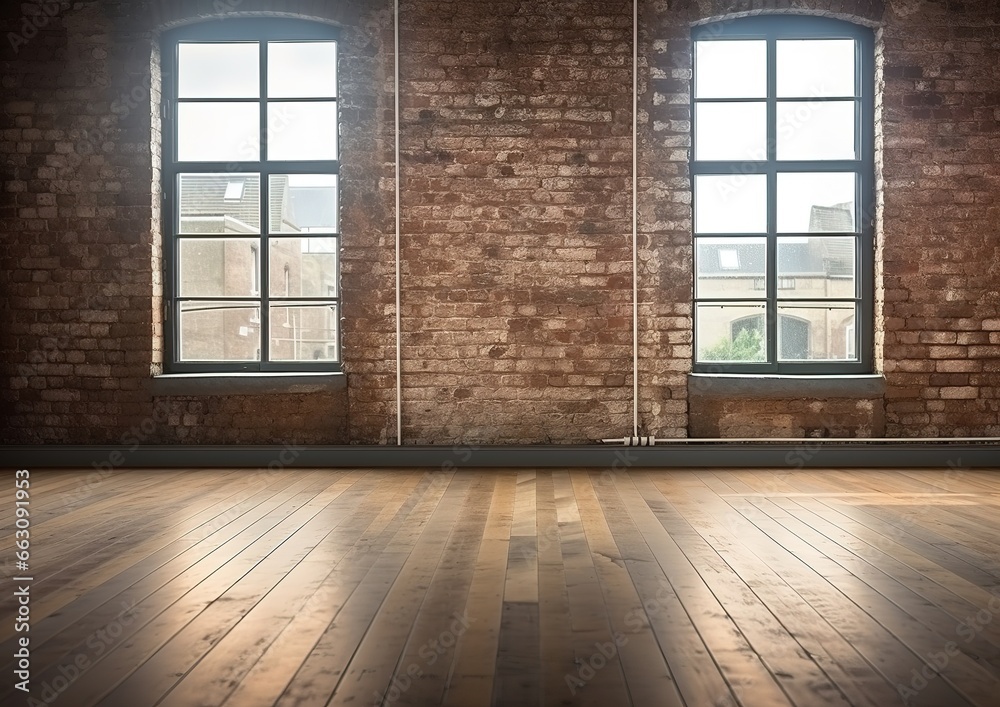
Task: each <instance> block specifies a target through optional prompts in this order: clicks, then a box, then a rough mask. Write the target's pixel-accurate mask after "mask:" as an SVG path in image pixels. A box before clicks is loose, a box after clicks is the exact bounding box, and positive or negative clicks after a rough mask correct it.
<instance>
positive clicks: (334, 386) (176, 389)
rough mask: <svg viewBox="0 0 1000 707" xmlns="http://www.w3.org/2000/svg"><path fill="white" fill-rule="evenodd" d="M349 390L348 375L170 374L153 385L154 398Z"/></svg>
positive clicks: (155, 377)
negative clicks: (162, 396)
mask: <svg viewBox="0 0 1000 707" xmlns="http://www.w3.org/2000/svg"><path fill="white" fill-rule="evenodd" d="M346 387H347V375H346V374H344V373H249V374H248V373H231V374H226V373H168V374H163V375H159V376H154V377H153V378H152V379H151V380H150V384H149V389H150V391H151V392H152V394H153V395H294V394H297V393H322V392H328V391H331V390H342V389H343V388H346Z"/></svg>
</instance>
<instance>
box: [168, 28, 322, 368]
mask: <svg viewBox="0 0 1000 707" xmlns="http://www.w3.org/2000/svg"><path fill="white" fill-rule="evenodd" d="M162 64H163V90H164V110H163V121H164V122H163V180H164V185H163V192H164V200H165V208H164V229H165V235H166V237H165V238H164V243H165V245H164V248H165V256H166V257H165V262H166V266H167V277H166V281H165V289H166V297H165V301H166V327H165V329H166V332H167V350H168V352H169V354H168V361H167V370H169V371H173V372H199V371H205V372H212V371H219V372H231V371H235V372H243V371H245V372H253V371H283V370H285V371H309V370H323V371H336V370H339V369H340V353H339V352H340V336H339V334H340V332H339V326H340V324H339V322H340V316H339V308H340V290H339V281H340V278H339V270H340V263H339V236H340V220H339V210H340V209H339V188H340V185H339V174H340V153H339V144H338V134H339V127H338V114H339V112H338V94H337V30H336V28H333V27H330V26H327V25H323V24H318V23H309V22H299V21H293V20H277V19H267V20H258V19H227V20H225V21H214V22H207V23H203V24H199V25H195V26H192V27H185V28H181V29H179V30H175V31H172V32H170V33H168V34H167V35H165V37H164V41H163V45H162Z"/></svg>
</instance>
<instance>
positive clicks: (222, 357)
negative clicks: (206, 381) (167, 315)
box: [180, 301, 260, 361]
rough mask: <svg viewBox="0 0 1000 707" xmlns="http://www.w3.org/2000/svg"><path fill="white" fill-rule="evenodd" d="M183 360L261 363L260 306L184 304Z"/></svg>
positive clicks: (182, 319) (244, 304)
mask: <svg viewBox="0 0 1000 707" xmlns="http://www.w3.org/2000/svg"><path fill="white" fill-rule="evenodd" d="M180 320H181V321H180V358H181V360H182V361H259V360H260V307H259V305H255V304H252V303H235V302H207V301H205V302H181V304H180Z"/></svg>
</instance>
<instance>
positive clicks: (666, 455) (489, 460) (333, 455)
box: [0, 439, 1000, 470]
mask: <svg viewBox="0 0 1000 707" xmlns="http://www.w3.org/2000/svg"><path fill="white" fill-rule="evenodd" d="M0 451H2V454H3V457H4V461H3V466H5V467H8V468H9V467H12V466H17V467H18V468H27V469H40V468H80V469H99V470H112V469H117V468H123V469H125V468H177V467H222V468H233V467H248V468H267V467H271V468H283V467H301V468H317V467H333V468H344V467H370V468H392V467H421V468H425V467H426V468H439V469H453V468H498V467H517V468H525V467H527V468H531V467H537V468H554V467H587V468H592V469H605V470H624V469H627V468H632V467H642V468H650V467H663V468H683V467H692V468H705V467H734V468H762V467H771V468H784V469H798V468H824V467H852V468H865V467H869V468H898V467H914V468H939V469H942V470H948V469H962V468H967V469H971V468H985V467H997V468H1000V444H998V443H996V442H995V441H983V442H945V441H942V442H912V443H907V442H905V441H900V442H884V441H878V442H874V441H872V442H856V441H844V442H840V441H837V442H830V441H828V440H827V441H820V440H809V439H803V440H802V442H801V443H789V442H780V443H771V442H759V443H757V442H755V443H746V442H740V443H736V442H734V443H719V442H697V441H689V442H684V443H669V442H666V443H661V444H657V445H656V446H655V447H624V446H619V445H597V444H595V445H565V446H559V445H538V446H479V447H477V446H467V445H458V446H454V447H449V446H401V447H399V446H368V445H347V446H293V445H286V446H181V445H163V446H140V447H135V448H130V447H125V446H121V447H114V446H4V447H0Z"/></svg>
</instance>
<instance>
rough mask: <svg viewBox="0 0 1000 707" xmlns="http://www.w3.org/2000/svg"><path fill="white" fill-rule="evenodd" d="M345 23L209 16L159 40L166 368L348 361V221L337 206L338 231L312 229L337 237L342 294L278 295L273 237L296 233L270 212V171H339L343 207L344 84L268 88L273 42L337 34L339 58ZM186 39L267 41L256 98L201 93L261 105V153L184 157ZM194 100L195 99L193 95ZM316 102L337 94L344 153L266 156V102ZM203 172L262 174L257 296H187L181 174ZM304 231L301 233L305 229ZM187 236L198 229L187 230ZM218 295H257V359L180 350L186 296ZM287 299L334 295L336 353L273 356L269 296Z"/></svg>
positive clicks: (316, 368)
mask: <svg viewBox="0 0 1000 707" xmlns="http://www.w3.org/2000/svg"><path fill="white" fill-rule="evenodd" d="M339 40H340V30H339V28H337V27H335V26H333V25H327V24H323V23H320V22H311V21H306V20H295V19H285V18H225V19H220V20H208V21H205V22H201V23H198V24H194V25H189V26H184V27H180V28H177V29H174V30H170V31H168V32H165V33H164V34H163V36H162V37H161V43H160V50H161V51H160V63H161V75H162V95H163V99H162V109H161V116H160V117H161V119H162V126H161V152H162V169H161V171H162V194H163V209H162V223H163V256H164V257H163V260H164V278H163V290H164V291H163V302H164V313H163V322H164V327H163V331H164V344H165V348H164V371H165V372H167V373H226V374H229V373H250V374H252V373H262V372H323V373H336V372H341V371H342V370H343V369H342V358H343V353H342V346H343V344H342V332H343V327H342V326H341V318H342V297H343V292H342V291H341V288H340V282H341V277H340V274H341V273H340V271H341V260H340V250H341V235H342V231H341V221H340V217H339V213H338V218H337V230H336V232H334V233H315V234H311V235H312V236H313V237H322V238H331V239H333V241H334V243H335V244H336V253H337V271H336V273H335V275H334V277H335V279H336V282H337V294H336V296H335V297H330V296H327V297H309V296H287V297H284V296H272V295H271V293H270V272H269V267H268V261H269V258H270V248H269V246H268V243H269V239H270V238H271V237H272V235H273V236H274V237H275V238H279V237H286V238H287V237H290V236H291V235H292V234H287V233H284V234H283V233H281V232H275V233H274V234H272V233H271V224H270V218H269V211H268V210H269V205H270V198H269V195H270V177H271V175H285V174H318V175H319V174H335V175H337V207H336V208H337V210H338V212H339V210H340V203H341V193H342V185H341V181H340V165H341V160H342V157H343V152H342V146H341V144H340V142H341V141H340V135H339V132H340V114H341V100H342V97H341V95H340V90H339V83H340V81H339V67H338V89H337V91H336V94H337V95H336V96H335V97H333V98H330V97H326V98H315V99H314V98H283V97H282V98H270V97H268V92H267V88H268V85H267V81H268V71H267V68H268V65H267V52H268V42H273V41H325V42H337V44H338V52H337V55H338V63H339V56H340V53H339V48H340V47H339V44H340V41H339ZM183 42H219V43H223V42H259V44H260V64H259V66H260V96H259V98H257V99H232V98H212V99H194V100H211V101H212V102H218V103H229V102H242V103H246V102H253V101H256V102H258V103H259V105H260V112H261V122H260V126H261V135H260V141H261V144H260V155H259V160H257V161H228V162H180V161H178V159H177V129H178V120H177V113H178V103H179V101H178V95H177V94H178V70H177V67H178V56H179V45H180V44H181V43H183ZM188 100H190V99H188ZM289 101H294V102H312V101H335V102H336V106H337V116H338V117H337V125H336V130H337V132H338V134H337V136H336V139H337V144H338V147H337V159H336V160H315V161H312V160H309V161H303V160H282V161H270V160H268V159H267V133H268V121H267V108H268V105H269V104H270V103H282V102H289ZM182 173H183V174H197V173H216V174H222V173H229V174H246V173H252V174H257V175H259V177H260V233H259V234H257V235H256V236H251V237H257V238H258V239H259V240H258V257H259V259H260V269H259V271H258V282H259V283H260V291H259V293H258V295H257V296H256V297H226V296H220V297H181V296H180V242H181V238H180V223H179V222H180V208H179V202H178V190H179V186H178V177H179V175H180V174H182ZM307 235H308V234H304V235H303V236H302V237H306V236H307ZM213 236H214V237H216V238H218V237H219V234H206V237H213ZM185 237H191V236H190V235H187V236H185ZM209 299H210V300H212V301H217V302H223V301H233V302H234V303H238V302H256V303H257V306H258V307H259V312H260V317H259V318H260V325H259V326H260V346H259V349H260V355H259V360H257V361H200V360H199V361H182V360H181V358H180V335H179V326H180V303H182V302H184V301H187V300H209ZM281 301H287V302H289V303H290V304H292V303H302V304H309V303H329V304H331V305H332V306H333V307H335V310H334V311H335V312H336V317H335V324H336V327H335V331H334V336H335V343H336V359H335V360H331V359H325V360H322V361H304V360H303V361H283V360H270V357H269V355H268V354H269V349H270V339H271V336H270V319H271V311H270V304H271V303H272V302H281Z"/></svg>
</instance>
